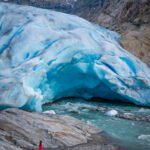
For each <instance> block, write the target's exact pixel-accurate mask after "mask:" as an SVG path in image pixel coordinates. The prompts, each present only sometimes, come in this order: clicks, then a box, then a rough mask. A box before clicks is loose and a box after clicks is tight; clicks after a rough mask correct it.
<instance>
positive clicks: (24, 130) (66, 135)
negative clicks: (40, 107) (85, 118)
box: [0, 109, 120, 150]
mask: <svg viewBox="0 0 150 150" xmlns="http://www.w3.org/2000/svg"><path fill="white" fill-rule="evenodd" d="M40 140H42V141H43V146H44V148H45V149H48V150H50V149H57V150H61V149H67V148H66V147H70V150H71V149H74V150H75V149H76V150H78V149H79V148H81V149H82V147H84V146H86V147H88V146H89V149H91V150H92V146H94V147H93V148H94V150H101V149H103V150H118V149H120V148H118V147H117V146H115V145H114V144H111V141H108V140H106V138H105V137H104V136H103V134H102V132H101V131H100V130H99V129H97V128H95V127H93V126H91V125H87V124H85V123H83V122H82V121H79V120H77V119H75V118H73V117H70V116H66V115H62V116H58V115H50V114H49V115H48V114H43V113H30V112H26V111H23V110H19V109H6V110H3V111H1V112H0V147H1V148H0V149H1V150H30V149H38V144H39V141H40ZM87 142H88V144H86V143H87ZM77 145H78V146H77ZM95 146H97V147H95ZM90 147H91V148H90Z"/></svg>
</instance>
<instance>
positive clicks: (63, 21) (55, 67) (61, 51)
mask: <svg viewBox="0 0 150 150" xmlns="http://www.w3.org/2000/svg"><path fill="white" fill-rule="evenodd" d="M119 40H120V35H119V34H118V33H116V32H113V31H110V30H108V29H105V28H104V27H101V26H98V25H95V24H92V23H90V22H88V21H86V20H84V19H82V18H80V17H77V16H74V15H68V14H64V13H60V12H56V11H52V10H44V9H40V8H34V7H30V6H18V5H13V4H11V5H10V4H6V3H0V108H1V109H3V108H5V107H17V108H22V109H27V110H31V111H41V110H42V107H41V106H42V104H45V103H48V102H53V101H55V100H58V99H60V98H63V97H81V98H84V99H87V100H89V99H91V98H93V97H98V98H102V99H106V100H107V99H108V100H112V101H115V100H121V101H126V102H132V103H134V104H137V105H142V106H150V69H149V68H148V67H147V66H146V65H145V64H144V63H143V62H141V61H140V60H139V59H138V58H136V57H135V56H133V55H132V54H130V53H129V52H128V51H126V50H125V49H123V48H122V47H121V45H120V43H119Z"/></svg>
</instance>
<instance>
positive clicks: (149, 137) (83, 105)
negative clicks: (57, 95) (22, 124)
mask: <svg viewBox="0 0 150 150" xmlns="http://www.w3.org/2000/svg"><path fill="white" fill-rule="evenodd" d="M43 108H44V110H54V111H55V112H56V113H57V114H67V115H70V116H73V117H75V118H78V119H80V120H82V121H85V122H86V123H88V124H93V125H95V126H97V127H98V128H101V129H103V130H104V131H105V132H106V133H108V134H109V135H110V136H111V137H113V138H114V139H115V140H116V141H118V143H119V145H120V146H123V147H125V149H129V150H149V149H150V122H149V121H136V119H133V120H128V119H123V118H119V117H114V116H113V117H111V116H108V115H106V112H104V111H97V109H98V108H104V110H107V109H109V110H111V109H115V110H117V111H118V112H121V113H125V114H133V115H135V116H140V117H141V116H143V118H144V117H145V116H147V117H148V118H149V117H150V109H149V108H143V107H137V106H135V105H130V104H125V103H110V102H109V103H106V102H100V101H84V100H82V99H67V100H61V101H58V102H56V103H54V104H51V105H46V106H43Z"/></svg>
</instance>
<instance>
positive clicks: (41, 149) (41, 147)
mask: <svg viewBox="0 0 150 150" xmlns="http://www.w3.org/2000/svg"><path fill="white" fill-rule="evenodd" d="M39 150H43V146H42V141H40V144H39Z"/></svg>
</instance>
